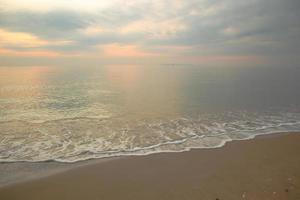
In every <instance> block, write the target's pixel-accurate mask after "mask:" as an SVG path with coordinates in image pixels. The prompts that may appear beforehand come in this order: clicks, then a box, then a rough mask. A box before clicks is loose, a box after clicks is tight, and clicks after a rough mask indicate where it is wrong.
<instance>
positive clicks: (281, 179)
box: [0, 133, 300, 200]
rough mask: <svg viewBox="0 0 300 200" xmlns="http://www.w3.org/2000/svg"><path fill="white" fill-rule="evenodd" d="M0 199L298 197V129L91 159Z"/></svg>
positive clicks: (12, 188) (2, 192)
mask: <svg viewBox="0 0 300 200" xmlns="http://www.w3.org/2000/svg"><path fill="white" fill-rule="evenodd" d="M0 199H1V200H12V199H20V200H27V199H28V200H35V199H36V200H48V199H49V200H50V199H51V200H60V199H64V200H68V199H70V200H77V199H78V200H79V199H80V200H90V199H91V200H94V199H97V200H100V199H101V200H102V199H104V200H110V199H116V200H119V199H122V200H125V199H126V200H127V199H128V200H135V199H136V200H147V199H149V200H150V199H151V200H160V199H168V200H173V199H178V200H185V199H186V200H193V199H197V200H199V199H200V200H206V199H207V200H210V199H213V200H216V199H219V200H223V199H224V200H225V199H227V200H236V199H253V200H260V199H261V200H267V199H278V200H279V199H280V200H285V199H291V200H299V199H300V134H299V133H294V134H280V135H273V136H271V137H270V136H268V137H257V138H256V139H253V140H246V141H234V142H230V143H228V144H226V145H225V146H224V147H222V148H218V149H198V150H192V151H189V152H182V153H159V154H153V155H148V156H129V157H122V158H120V159H111V160H110V161H108V162H101V161H99V162H93V163H91V164H89V165H83V166H80V167H76V168H73V169H70V170H67V171H64V172H61V173H58V174H55V175H51V176H48V177H44V178H40V179H36V180H31V181H26V182H22V183H16V184H13V185H9V186H5V187H1V188H0Z"/></svg>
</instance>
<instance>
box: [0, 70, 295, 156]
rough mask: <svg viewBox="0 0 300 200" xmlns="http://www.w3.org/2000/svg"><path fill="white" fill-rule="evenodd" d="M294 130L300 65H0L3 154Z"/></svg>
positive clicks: (75, 151) (194, 143) (135, 148)
mask: <svg viewBox="0 0 300 200" xmlns="http://www.w3.org/2000/svg"><path fill="white" fill-rule="evenodd" d="M290 131H295V132H296V131H300V68H298V67H285V66H280V67H259V66H256V67H249V66H248V67H243V66H234V67H222V66H218V67H212V66H209V67H208V66H207V67H206V66H191V65H155V66H143V65H99V66H93V67H92V66H80V67H78V66H76V67H75V66H71V67H70V66H69V67H62V66H28V67H0V162H17V161H27V162H40V161H49V160H52V161H58V162H76V161H81V160H86V159H91V158H104V157H111V156H123V155H145V154H151V153H156V152H177V151H178V152H179V151H187V150H190V149H192V148H216V147H221V146H223V145H224V144H225V143H226V142H228V141H232V140H243V139H251V138H254V137H255V136H256V135H261V134H270V133H277V132H290Z"/></svg>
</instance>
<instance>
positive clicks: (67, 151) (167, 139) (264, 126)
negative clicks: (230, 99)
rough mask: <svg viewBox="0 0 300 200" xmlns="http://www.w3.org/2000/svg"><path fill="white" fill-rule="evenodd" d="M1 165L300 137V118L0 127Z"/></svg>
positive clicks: (233, 116)
mask: <svg viewBox="0 0 300 200" xmlns="http://www.w3.org/2000/svg"><path fill="white" fill-rule="evenodd" d="M0 130H1V133H0V162H43V161H56V162H66V163H72V162H78V161H82V160H87V159H94V158H105V157H113V156H126V155H147V154H152V153H160V152H182V151H189V150H191V149H195V148H218V147H222V146H224V145H225V144H226V142H228V141H233V140H245V139H252V138H254V137H255V136H257V135H262V134H271V133H278V132H295V131H300V114H299V113H290V112H289V113H275V114H274V113H272V114H270V113H265V114H262V113H246V112H239V113H232V112H231V113H225V114H221V115H220V114H219V115H202V116H198V117H186V116H185V117H180V118H175V119H151V120H150V119H144V120H142V119H135V120H133V119H131V120H126V118H124V117H120V118H106V119H102V118H101V119H98V118H92V117H73V118H65V119H56V120H49V121H43V122H38V123H37V122H29V121H23V120H10V121H2V122H0Z"/></svg>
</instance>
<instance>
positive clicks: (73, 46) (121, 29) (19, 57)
mask: <svg viewBox="0 0 300 200" xmlns="http://www.w3.org/2000/svg"><path fill="white" fill-rule="evenodd" d="M299 10H300V1H299V0H247V1H241V0H223V1H217V0H107V1H106V0H26V1H25V0H1V1H0V65H21V64H24V63H25V64H47V63H52V64H53V63H54V64H55V63H67V62H70V63H72V62H74V63H78V62H79V63H80V62H82V63H86V62H94V63H99V62H104V63H113V62H116V63H132V62H134V63H175V64H176V63H179V64H183V63H191V64H241V63H243V64H246V63H252V64H253V63H269V64H275V63H276V64H285V63H290V64H300V59H299V57H300V12H299Z"/></svg>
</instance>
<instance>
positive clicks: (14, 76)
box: [0, 66, 54, 98]
mask: <svg viewBox="0 0 300 200" xmlns="http://www.w3.org/2000/svg"><path fill="white" fill-rule="evenodd" d="M53 70H54V68H51V67H39V66H37V67H0V74H1V79H0V97H2V98H8V97H34V96H36V95H37V94H39V93H40V92H41V91H40V90H41V88H42V87H41V86H45V85H46V82H45V81H46V79H45V76H47V75H48V74H49V73H50V72H51V71H53Z"/></svg>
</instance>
